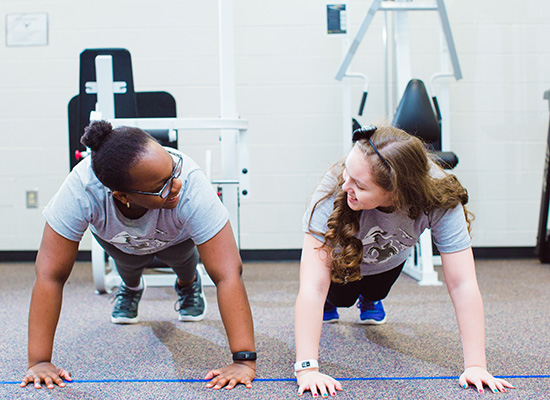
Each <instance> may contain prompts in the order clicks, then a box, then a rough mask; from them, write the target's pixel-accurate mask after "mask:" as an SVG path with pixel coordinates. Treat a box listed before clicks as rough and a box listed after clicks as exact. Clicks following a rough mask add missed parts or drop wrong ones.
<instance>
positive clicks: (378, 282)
mask: <svg viewBox="0 0 550 400" xmlns="http://www.w3.org/2000/svg"><path fill="white" fill-rule="evenodd" d="M353 143H354V146H353V148H352V150H351V151H350V153H349V154H348V156H347V157H346V159H345V161H343V162H341V163H339V164H337V165H336V166H334V167H333V168H332V169H331V170H330V171H329V172H328V173H327V174H326V175H325V176H324V178H323V179H322V181H321V183H320V184H319V185H318V187H317V189H316V191H315V193H314V195H313V198H312V201H311V203H310V204H311V205H310V207H309V209H308V211H307V212H306V214H305V216H304V231H305V232H306V234H305V238H304V245H303V251H302V260H301V264H300V290H299V293H298V298H297V300H296V308H295V338H296V364H295V365H294V369H295V373H296V377H297V380H298V385H299V389H298V394H299V395H302V394H303V393H304V391H306V390H310V391H311V392H312V394H313V396H314V397H316V396H317V395H318V393H319V394H321V395H322V396H323V397H325V396H327V395H328V394H330V395H333V396H334V395H335V394H336V390H342V386H341V384H340V383H339V382H338V381H336V380H335V379H333V378H332V377H330V376H328V375H325V374H322V373H321V372H320V370H319V364H318V361H317V360H318V354H319V340H320V336H321V326H322V323H323V322H336V321H337V320H338V311H337V307H351V306H352V305H354V304H355V303H357V306H358V307H359V309H360V319H359V323H362V324H383V323H385V321H386V314H385V312H384V308H383V306H382V302H381V300H382V299H384V298H385V297H386V296H387V295H388V293H389V291H390V289H391V287H392V285H393V284H394V283H395V281H396V280H397V278H398V276H399V274H400V273H401V270H402V269H403V266H404V264H405V261H406V260H407V258H408V256H409V254H410V252H411V249H412V247H413V246H414V244H415V243H416V242H417V241H418V239H419V237H420V235H421V233H422V232H423V231H424V230H425V229H431V231H432V234H433V238H434V243H435V245H436V246H437V248H438V250H439V252H440V253H441V261H442V264H443V273H444V275H445V282H446V284H447V288H448V290H449V294H450V296H451V300H452V302H453V305H454V308H455V312H456V317H457V322H458V327H459V330H460V335H461V339H462V345H463V353H464V367H465V370H464V373H463V374H462V375H461V376H460V379H459V381H460V384H461V385H462V386H463V387H465V388H466V387H468V385H469V384H473V385H475V386H476V388H477V389H478V390H479V391H480V392H481V391H482V390H483V385H487V386H488V387H489V388H490V389H491V390H492V391H494V392H498V391H505V388H506V387H508V388H511V387H513V386H512V385H511V384H510V383H508V382H506V381H505V380H503V379H497V378H494V377H493V376H492V375H491V374H489V372H487V369H486V359H485V325H484V314H483V302H482V299H481V294H480V292H479V288H478V284H477V280H476V275H475V265H474V258H473V253H472V248H471V243H470V235H469V227H470V222H471V220H472V215H471V214H470V213H469V212H468V211H467V209H466V208H465V205H466V203H467V202H468V193H467V191H466V189H464V187H462V185H461V184H460V182H459V181H458V179H457V178H456V177H455V176H454V175H450V174H446V173H445V172H444V171H443V170H441V169H440V168H439V167H438V166H437V165H436V163H435V160H432V159H431V155H429V154H428V152H427V151H426V148H425V146H424V144H423V143H422V142H421V141H420V140H419V139H418V138H416V137H415V136H411V135H409V134H407V133H406V132H404V131H402V130H400V129H397V128H394V127H381V128H376V127H374V126H369V127H364V128H361V129H358V130H356V131H354V133H353Z"/></svg>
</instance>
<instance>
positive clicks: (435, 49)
mask: <svg viewBox="0 0 550 400" xmlns="http://www.w3.org/2000/svg"><path fill="white" fill-rule="evenodd" d="M370 3H371V2H370V1H369V0H350V1H349V3H348V7H349V10H350V11H349V29H350V31H351V32H352V33H354V32H355V31H356V29H357V28H358V24H359V23H360V22H361V21H362V19H363V17H364V13H365V12H366V10H367V9H368V7H369V6H370ZM326 4H327V3H326V2H323V1H319V0H302V1H292V0H280V1H276V2H275V1H252V0H235V14H236V21H235V24H236V30H235V41H236V43H235V45H236V55H235V57H236V58H235V59H236V75H237V76H236V80H237V109H238V112H239V114H240V115H241V116H242V117H243V118H246V119H248V120H249V121H250V139H251V168H250V171H251V185H252V190H253V194H252V197H251V198H250V199H249V200H247V201H246V202H243V204H242V206H241V224H242V225H241V242H242V248H244V249H289V248H299V247H300V246H301V241H302V233H301V218H302V213H303V210H304V206H305V202H306V199H307V196H308V195H309V193H310V192H311V190H312V188H313V186H314V184H315V182H316V181H317V180H318V179H319V177H320V176H321V175H322V173H323V172H324V171H325V170H326V168H328V166H330V165H331V164H332V163H333V162H335V161H336V160H337V159H338V158H339V157H340V156H341V155H342V154H343V149H342V145H341V140H342V139H341V138H342V132H341V126H342V121H341V112H342V91H341V85H340V83H339V82H337V81H335V80H334V76H335V74H336V71H337V69H338V67H339V65H340V61H341V55H342V39H341V37H338V36H328V35H327V34H326V22H325V5H326ZM447 8H448V13H449V18H450V21H451V27H452V30H453V34H454V38H455V42H456V46H457V50H458V54H459V58H460V62H461V66H462V70H463V74H464V79H462V80H461V81H458V82H452V83H451V90H450V94H451V96H450V104H451V118H450V121H448V123H450V129H451V148H452V149H453V150H454V151H456V152H457V153H458V155H459V158H460V164H459V167H458V168H457V169H456V170H455V173H456V174H457V175H458V177H459V178H460V179H461V181H462V182H463V183H464V184H465V186H467V187H468V189H469V192H470V195H471V209H472V211H474V212H475V213H476V215H477V219H476V221H475V224H474V231H473V234H474V245H475V246H484V247H492V246H495V247H496V246H499V247H500V246H534V245H535V238H536V230H537V224H538V212H539V202H540V192H541V187H542V169H543V163H544V156H545V141H546V135H547V130H548V117H549V115H548V103H547V102H546V101H544V100H543V98H542V96H543V93H544V91H546V90H548V89H550V73H548V66H549V65H550V41H548V37H550V20H549V19H548V15H550V3H548V2H544V1H540V0H526V1H524V2H520V3H518V2H515V1H511V0H507V1H496V0H485V1H475V0H461V1H457V0H452V1H451V0H447ZM217 10H218V4H217V0H202V1H191V0H157V1H155V2H151V1H145V0H132V1H130V0H116V1H107V0H96V1H94V2H92V3H90V2H85V1H82V0H43V1H40V0H2V1H1V2H0V17H1V18H0V20H1V21H2V22H1V23H2V29H1V30H0V35H1V36H2V37H1V38H0V137H1V138H2V140H1V142H0V221H1V223H0V251H9V250H36V249H38V246H39V243H40V238H41V233H42V228H43V224H44V219H43V217H42V215H41V210H42V208H43V207H44V206H45V205H46V203H47V201H48V199H49V198H51V196H52V195H53V194H54V193H55V191H56V190H57V188H58V187H59V185H60V184H61V183H62V181H63V179H64V177H65V176H66V174H67V173H68V170H69V160H68V122H67V104H68V102H69V100H70V99H71V97H72V96H74V95H76V94H77V91H78V73H79V71H78V69H79V65H78V63H79V54H80V52H81V51H82V50H84V49H85V48H97V47H124V48H127V49H129V50H130V52H131V53H132V61H133V68H134V83H135V87H136V91H147V90H166V91H168V92H170V93H172V94H173V95H174V96H175V98H176V101H177V104H178V114H179V115H180V116H190V117H216V116H218V115H219V108H220V107H219V87H218V83H219V77H218V37H217V23H218V21H217V18H218V15H217V13H218V11H217ZM26 12H46V13H48V17H49V44H48V45H47V46H37V47H7V46H6V45H5V42H6V41H5V31H6V29H5V20H6V15H7V14H12V13H26ZM422 14H423V13H415V14H414V15H411V18H410V28H411V29H410V38H411V39H410V40H411V54H412V69H413V73H414V75H415V77H417V78H420V79H423V80H425V81H427V80H428V78H429V76H430V75H431V74H432V73H434V72H436V71H437V70H438V68H439V63H440V60H439V45H438V43H439V36H438V35H439V25H438V20H437V19H436V16H435V14H434V15H431V14H429V13H428V14H424V15H422ZM381 25H382V16H381V15H380V16H376V17H375V20H374V21H373V25H372V27H371V29H369V31H368V32H367V35H366V37H365V39H364V41H363V43H362V44H361V47H360V48H359V51H358V54H357V57H356V59H355V60H354V62H353V64H352V69H353V70H354V71H358V72H359V71H360V72H364V73H366V74H367V75H368V76H369V78H370V81H371V83H370V89H369V98H368V101H367V107H366V112H365V115H364V117H363V118H362V119H361V120H362V121H363V122H365V123H367V122H370V121H378V120H380V119H382V118H384V102H385V99H384V89H383V87H384V80H383V76H384V75H383V46H382V41H381ZM360 92H361V84H359V83H355V84H354V85H353V87H352V107H353V109H354V110H356V109H357V107H358V105H359V100H360ZM217 145H218V144H217V135H216V133H215V132H209V133H206V134H204V133H186V134H184V135H182V136H180V147H181V148H182V150H183V151H185V152H187V153H188V154H190V155H191V156H192V157H193V158H195V159H196V161H197V162H199V164H204V150H205V149H206V148H213V150H214V157H215V158H216V157H218V156H219V152H218V151H217V150H216V146H217ZM216 165H217V164H216ZM216 165H215V166H214V172H215V173H216V172H219V169H217V168H216ZM32 189H37V190H38V191H39V202H40V207H39V208H38V209H27V208H26V207H25V192H26V191H27V190H32ZM89 247H90V243H89V238H86V239H85V240H84V241H83V244H82V246H81V249H89Z"/></svg>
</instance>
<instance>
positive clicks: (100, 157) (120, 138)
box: [80, 121, 155, 191]
mask: <svg viewBox="0 0 550 400" xmlns="http://www.w3.org/2000/svg"><path fill="white" fill-rule="evenodd" d="M80 142H81V143H82V144H83V145H85V146H87V147H89V148H90V150H91V152H92V154H91V157H92V169H93V170H94V173H95V174H96V176H97V178H98V179H99V181H100V182H101V183H103V184H104V185H105V186H107V187H108V188H109V189H111V190H120V191H126V190H130V189H131V187H132V184H133V183H134V182H133V181H132V178H131V177H130V169H131V168H132V167H133V166H134V165H135V164H136V163H137V162H138V161H139V159H140V157H141V155H142V154H143V153H144V152H145V149H146V148H147V147H148V146H149V145H150V144H151V142H155V139H154V138H153V137H151V136H150V135H149V134H148V133H147V132H145V131H143V130H141V129H139V128H133V127H128V126H121V127H119V128H116V129H113V127H112V125H111V124H110V123H109V122H107V121H92V122H91V123H90V125H88V126H87V127H86V128H85V129H84V135H82V137H81V138H80Z"/></svg>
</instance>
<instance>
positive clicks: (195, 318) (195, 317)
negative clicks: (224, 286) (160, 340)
mask: <svg viewBox="0 0 550 400" xmlns="http://www.w3.org/2000/svg"><path fill="white" fill-rule="evenodd" d="M202 299H203V300H204V311H203V312H202V314H201V315H181V314H179V313H178V320H180V321H182V322H199V321H202V320H203V319H204V316H205V315H206V311H207V310H208V303H207V302H206V297H205V296H204V293H203V296H202Z"/></svg>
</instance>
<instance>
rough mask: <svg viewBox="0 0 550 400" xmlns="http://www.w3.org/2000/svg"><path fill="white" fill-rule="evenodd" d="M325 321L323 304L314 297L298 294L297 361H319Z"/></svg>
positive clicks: (295, 318) (295, 329)
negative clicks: (323, 322) (320, 342)
mask: <svg viewBox="0 0 550 400" xmlns="http://www.w3.org/2000/svg"><path fill="white" fill-rule="evenodd" d="M322 321H323V303H322V302H320V301H319V300H318V299H316V298H315V297H313V296H307V295H305V294H303V293H300V294H298V298H297V299H296V307H295V311H294V336H295V341H296V360H298V361H300V360H307V359H318V357H319V341H320V340H321V329H322Z"/></svg>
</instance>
